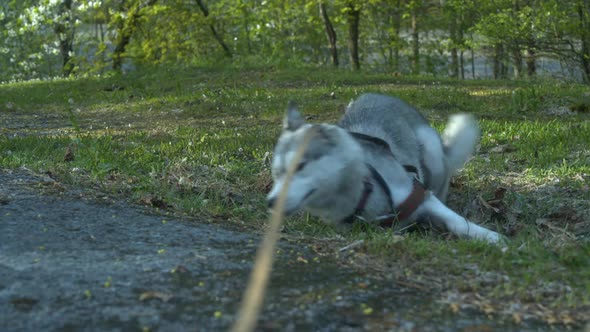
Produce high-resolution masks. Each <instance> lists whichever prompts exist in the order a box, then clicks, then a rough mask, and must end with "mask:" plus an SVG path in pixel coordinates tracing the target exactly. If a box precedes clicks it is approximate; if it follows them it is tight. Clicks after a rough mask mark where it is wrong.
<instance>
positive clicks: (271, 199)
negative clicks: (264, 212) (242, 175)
mask: <svg viewBox="0 0 590 332" xmlns="http://www.w3.org/2000/svg"><path fill="white" fill-rule="evenodd" d="M276 201H277V199H276V197H269V198H268V199H267V200H266V203H267V204H268V208H269V209H272V208H273V207H274V206H275V203H276Z"/></svg>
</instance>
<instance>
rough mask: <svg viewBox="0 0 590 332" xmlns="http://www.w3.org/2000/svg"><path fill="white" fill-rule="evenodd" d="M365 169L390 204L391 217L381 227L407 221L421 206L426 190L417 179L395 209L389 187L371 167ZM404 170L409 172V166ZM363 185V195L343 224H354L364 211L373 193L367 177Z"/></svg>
mask: <svg viewBox="0 0 590 332" xmlns="http://www.w3.org/2000/svg"><path fill="white" fill-rule="evenodd" d="M367 167H368V168H369V170H370V171H371V176H372V178H373V179H374V180H375V181H376V182H377V183H378V184H379V185H380V186H381V187H382V189H383V191H384V192H385V195H386V196H387V198H388V200H389V201H390V202H391V217H390V218H386V219H385V220H382V221H381V222H380V223H379V225H380V226H381V227H392V226H393V224H394V223H395V221H398V220H404V219H407V218H408V217H409V216H410V215H411V214H412V213H414V211H416V209H417V208H418V206H420V204H422V202H423V201H424V197H425V196H426V190H425V189H424V186H423V185H422V183H420V181H418V179H416V178H414V181H413V186H412V192H411V193H410V195H409V196H408V197H407V198H406V199H405V200H404V201H403V202H402V203H401V204H400V205H398V207H397V209H396V208H395V205H394V203H393V197H392V195H391V191H390V190H389V186H388V185H387V183H386V182H385V180H384V179H383V177H382V176H381V174H379V172H377V170H376V169H375V168H373V167H372V166H371V165H369V164H367ZM404 168H406V170H408V171H411V170H410V169H409V168H410V166H404ZM363 184H364V189H363V193H362V195H361V199H360V200H359V203H358V204H357V206H356V208H355V210H354V213H353V214H351V215H350V216H348V217H347V218H345V219H344V220H343V221H342V222H343V223H348V224H350V223H352V222H354V220H355V217H357V216H360V215H361V214H362V213H363V210H364V209H365V206H366V205H367V202H368V201H369V196H371V193H372V192H373V184H372V182H371V177H369V176H367V178H366V179H365V180H364V181H363Z"/></svg>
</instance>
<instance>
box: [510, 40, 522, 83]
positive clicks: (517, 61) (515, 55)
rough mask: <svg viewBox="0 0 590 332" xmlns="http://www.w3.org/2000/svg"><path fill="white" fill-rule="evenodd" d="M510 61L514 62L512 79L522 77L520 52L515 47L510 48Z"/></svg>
mask: <svg viewBox="0 0 590 332" xmlns="http://www.w3.org/2000/svg"><path fill="white" fill-rule="evenodd" d="M512 60H513V61H514V78H520V77H521V76H522V52H521V51H520V50H519V49H518V47H517V46H516V45H515V46H514V47H513V48H512Z"/></svg>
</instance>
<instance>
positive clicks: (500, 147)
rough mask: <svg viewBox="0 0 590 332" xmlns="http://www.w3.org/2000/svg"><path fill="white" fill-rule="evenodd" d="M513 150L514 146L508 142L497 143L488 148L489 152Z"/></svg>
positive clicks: (514, 149)
mask: <svg viewBox="0 0 590 332" xmlns="http://www.w3.org/2000/svg"><path fill="white" fill-rule="evenodd" d="M514 151H516V148H515V147H514V146H512V145H510V144H502V145H497V146H494V147H493V148H491V149H490V152H491V153H507V152H514Z"/></svg>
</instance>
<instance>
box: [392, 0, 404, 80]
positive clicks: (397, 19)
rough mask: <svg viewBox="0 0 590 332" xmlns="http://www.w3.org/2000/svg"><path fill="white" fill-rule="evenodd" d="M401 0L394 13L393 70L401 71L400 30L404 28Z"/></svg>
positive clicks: (397, 2)
mask: <svg viewBox="0 0 590 332" xmlns="http://www.w3.org/2000/svg"><path fill="white" fill-rule="evenodd" d="M401 5H402V4H401V0H397V1H396V5H395V11H394V13H393V38H394V40H393V42H394V46H393V70H395V71H399V51H400V37H399V35H400V32H401V29H402V17H401Z"/></svg>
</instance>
